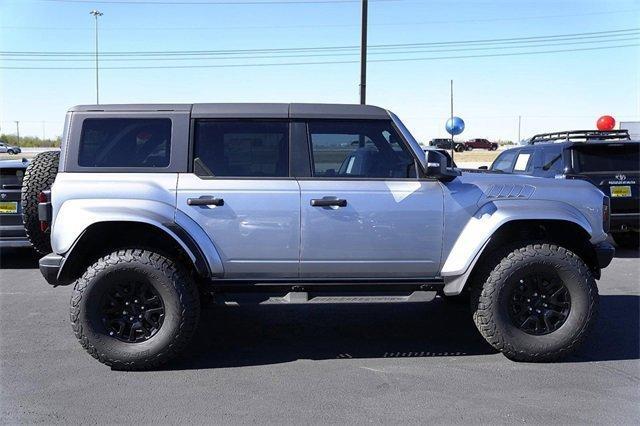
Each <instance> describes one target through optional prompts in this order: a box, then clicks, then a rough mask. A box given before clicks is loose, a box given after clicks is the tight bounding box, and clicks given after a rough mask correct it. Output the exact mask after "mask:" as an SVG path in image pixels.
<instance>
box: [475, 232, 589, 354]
mask: <svg viewBox="0 0 640 426" xmlns="http://www.w3.org/2000/svg"><path fill="white" fill-rule="evenodd" d="M476 278H477V280H478V281H479V282H476V283H475V285H474V287H473V288H472V294H471V309H472V312H473V319H474V321H475V323H476V326H477V327H478V330H479V331H480V333H481V334H482V335H483V337H484V338H485V339H486V340H487V342H489V344H491V345H492V346H493V347H494V348H496V349H497V350H499V351H501V352H503V353H504V354H505V355H506V356H507V357H509V358H511V359H514V360H520V361H551V360H555V359H558V358H561V357H563V356H566V355H568V354H569V353H571V352H572V351H573V350H574V349H575V348H577V347H578V346H579V345H580V344H581V343H582V341H583V340H584V339H585V337H586V336H587V334H588V332H589V329H590V328H591V326H592V325H593V322H594V320H595V317H596V314H597V306H598V288H597V286H596V283H595V280H594V278H593V276H592V274H591V271H590V270H589V268H588V267H587V266H586V265H585V264H584V262H583V261H582V259H580V258H579V257H578V256H577V255H575V254H574V253H572V252H571V251H569V250H567V249H565V248H563V247H559V246H556V245H553V244H531V245H527V246H524V247H518V248H515V249H511V250H505V251H504V252H502V253H501V254H497V255H496V256H495V257H493V259H491V260H490V261H489V262H488V263H487V264H486V265H485V266H484V268H483V270H482V271H480V273H479V274H478V275H477V277H476Z"/></svg>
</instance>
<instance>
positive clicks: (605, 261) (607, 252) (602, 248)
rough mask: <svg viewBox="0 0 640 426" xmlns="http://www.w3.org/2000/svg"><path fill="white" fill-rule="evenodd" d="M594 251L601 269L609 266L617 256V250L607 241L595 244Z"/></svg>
mask: <svg viewBox="0 0 640 426" xmlns="http://www.w3.org/2000/svg"><path fill="white" fill-rule="evenodd" d="M593 250H594V251H595V252H596V259H597V260H598V267H599V268H600V269H602V268H606V267H607V266H609V264H610V263H611V260H613V255H614V254H616V249H615V248H614V247H613V245H612V244H611V243H609V242H607V241H603V242H601V243H598V244H595V245H594V246H593Z"/></svg>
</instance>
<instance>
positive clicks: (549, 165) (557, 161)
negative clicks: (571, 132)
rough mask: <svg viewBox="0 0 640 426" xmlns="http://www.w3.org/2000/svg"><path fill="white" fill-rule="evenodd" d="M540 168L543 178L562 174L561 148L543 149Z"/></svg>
mask: <svg viewBox="0 0 640 426" xmlns="http://www.w3.org/2000/svg"><path fill="white" fill-rule="evenodd" d="M536 167H537V166H536ZM541 167H542V173H543V175H544V176H555V175H560V174H562V173H563V171H564V164H563V162H562V147H559V146H549V147H544V148H543V149H542V164H541Z"/></svg>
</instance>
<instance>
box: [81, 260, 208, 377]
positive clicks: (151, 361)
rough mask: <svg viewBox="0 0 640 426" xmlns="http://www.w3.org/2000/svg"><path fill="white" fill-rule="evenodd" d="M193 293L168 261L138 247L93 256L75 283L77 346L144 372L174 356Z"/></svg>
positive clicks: (191, 318)
mask: <svg viewBox="0 0 640 426" xmlns="http://www.w3.org/2000/svg"><path fill="white" fill-rule="evenodd" d="M199 315H200V303H199V300H198V291H197V288H196V286H195V284H194V283H193V281H192V280H191V278H190V277H189V276H188V275H187V274H186V272H185V271H184V270H183V269H182V268H181V267H180V266H179V265H178V264H177V263H175V262H173V261H172V260H170V259H168V258H166V257H164V256H162V255H160V254H157V253H153V252H150V251H146V250H140V249H127V250H119V251H116V252H113V253H111V254H109V255H108V256H105V257H103V258H101V259H99V260H98V261H97V262H96V263H94V264H93V265H92V266H90V267H89V268H88V269H87V271H86V272H85V273H84V274H83V276H82V277H81V278H79V279H78V280H77V281H76V283H75V288H74V291H73V296H72V297H71V324H72V327H73V331H74V332H75V335H76V337H77V338H78V340H80V344H81V345H82V346H83V347H84V348H85V350H86V351H87V352H89V354H90V355H91V356H93V357H94V358H96V359H97V360H98V361H100V362H102V363H104V364H107V365H109V366H111V367H113V368H117V369H124V370H144V369H149V368H154V367H157V366H159V365H161V364H163V363H165V362H167V361H168V360H170V359H171V358H173V357H174V356H176V355H177V354H178V353H179V352H180V351H181V350H182V349H183V348H184V347H185V346H186V344H187V343H188V342H189V340H190V339H191V337H192V335H193V333H194V332H195V329H196V326H197V323H198V318H199Z"/></svg>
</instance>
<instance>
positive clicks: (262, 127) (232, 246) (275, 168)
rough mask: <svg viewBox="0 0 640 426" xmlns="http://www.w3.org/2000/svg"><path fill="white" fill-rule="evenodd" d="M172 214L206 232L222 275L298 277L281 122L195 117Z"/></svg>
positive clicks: (285, 130)
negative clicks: (189, 162) (189, 166)
mask: <svg viewBox="0 0 640 426" xmlns="http://www.w3.org/2000/svg"><path fill="white" fill-rule="evenodd" d="M193 151H194V153H193V163H194V164H193V173H186V174H180V175H179V178H178V199H177V205H178V209H180V210H182V211H183V212H184V213H186V214H187V215H189V216H190V217H191V218H193V219H194V220H195V221H196V222H197V223H198V224H199V225H200V226H202V228H203V229H204V230H205V231H206V232H207V234H208V235H209V237H210V238H211V241H213V243H214V245H215V246H216V248H217V250H218V252H219V254H220V256H221V257H222V261H223V265H224V269H225V274H224V275H225V278H237V279H251V278H255V277H260V278H297V277H298V265H299V256H300V188H299V186H298V183H297V181H296V180H295V179H294V178H290V177H289V125H288V123H287V121H285V120H281V121H278V120H265V121H256V120H197V121H196V122H195V128H194V147H193Z"/></svg>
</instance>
